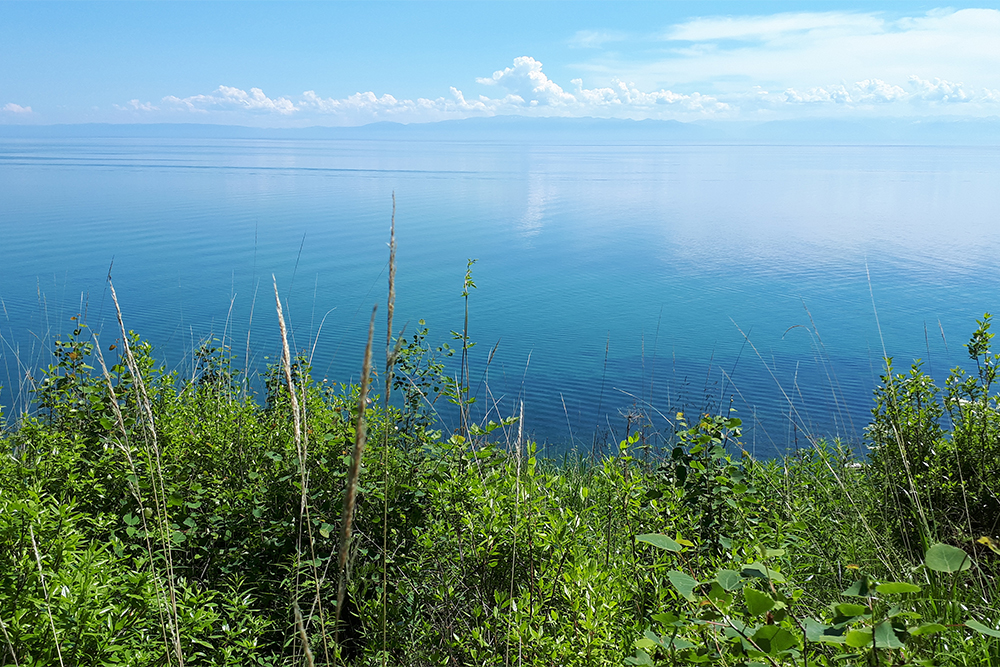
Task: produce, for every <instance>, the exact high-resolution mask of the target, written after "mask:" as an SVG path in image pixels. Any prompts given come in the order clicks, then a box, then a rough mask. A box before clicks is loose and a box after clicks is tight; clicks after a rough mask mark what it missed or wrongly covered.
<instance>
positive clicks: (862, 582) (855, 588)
mask: <svg viewBox="0 0 1000 667" xmlns="http://www.w3.org/2000/svg"><path fill="white" fill-rule="evenodd" d="M870 594H871V584H869V583H868V577H867V575H864V574H863V575H861V578H860V579H858V580H857V581H855V582H854V583H853V584H851V587H850V588H848V589H847V590H846V591H844V592H843V593H842V595H847V596H850V597H853V598H866V597H868V596H869V595H870Z"/></svg>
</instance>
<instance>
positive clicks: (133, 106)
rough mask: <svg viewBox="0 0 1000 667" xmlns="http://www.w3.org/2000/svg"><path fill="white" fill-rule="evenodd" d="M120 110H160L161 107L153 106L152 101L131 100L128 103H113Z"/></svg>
mask: <svg viewBox="0 0 1000 667" xmlns="http://www.w3.org/2000/svg"><path fill="white" fill-rule="evenodd" d="M113 106H114V107H115V108H116V109H118V110H119V111H159V109H160V107H157V106H153V103H152V102H140V101H139V100H129V101H128V104H124V105H122V104H115V105H113Z"/></svg>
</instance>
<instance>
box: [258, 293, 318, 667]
mask: <svg viewBox="0 0 1000 667" xmlns="http://www.w3.org/2000/svg"><path fill="white" fill-rule="evenodd" d="M271 280H272V282H273V283H274V303H275V309H276V310H277V313H278V328H279V330H280V331H281V361H282V370H283V371H284V375H285V385H286V387H287V389H288V399H289V404H290V405H291V409H292V428H293V431H292V432H293V434H294V438H295V452H296V454H297V456H298V462H299V488H300V489H301V493H300V495H299V529H298V531H297V533H296V547H295V585H294V590H293V591H292V607H293V610H294V613H295V625H296V627H297V629H298V633H299V637H300V639H301V641H302V652H303V654H304V655H305V659H306V663H307V664H308V665H310V667H311V665H312V664H313V654H312V649H311V648H310V646H309V636H308V633H307V632H306V627H305V623H304V621H303V619H302V611H301V609H300V608H299V581H300V579H299V577H300V573H301V562H302V532H303V528H304V529H305V531H306V535H307V536H308V538H309V555H310V558H309V563H310V565H309V566H310V567H311V568H312V573H313V582H314V583H315V586H316V605H317V606H318V609H319V615H320V625H321V627H322V626H323V625H324V623H323V606H322V602H321V596H320V577H319V572H318V570H317V568H316V564H315V563H316V546H315V540H314V539H313V534H312V521H310V517H309V471H308V469H307V468H306V463H307V462H308V450H307V446H306V443H305V442H304V440H303V437H302V431H303V428H302V427H303V424H302V412H301V410H300V407H299V401H298V398H297V397H296V391H295V382H294V380H293V379H292V358H291V350H290V349H289V347H288V330H287V329H286V327H285V316H284V313H283V312H282V309H281V297H280V296H278V281H277V279H276V278H275V277H274V274H271ZM323 644H324V648H325V647H326V632H325V631H324V632H323ZM327 654H329V651H327Z"/></svg>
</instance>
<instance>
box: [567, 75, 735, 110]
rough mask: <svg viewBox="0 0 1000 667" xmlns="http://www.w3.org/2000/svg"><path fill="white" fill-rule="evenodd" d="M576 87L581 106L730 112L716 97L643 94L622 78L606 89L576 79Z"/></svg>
mask: <svg viewBox="0 0 1000 667" xmlns="http://www.w3.org/2000/svg"><path fill="white" fill-rule="evenodd" d="M571 83H572V84H574V85H575V86H576V98H579V101H580V102H581V103H582V104H581V106H584V107H590V108H594V109H600V108H601V107H614V106H618V107H631V108H633V109H656V108H657V107H658V106H659V107H662V106H671V105H676V106H677V108H679V109H683V110H684V111H691V112H700V113H714V112H722V111H729V110H730V108H731V107H730V105H728V104H726V103H725V102H720V101H718V100H717V99H716V98H714V97H711V96H709V95H702V94H701V93H697V92H696V93H691V94H690V95H685V94H683V93H675V92H672V91H670V90H653V91H649V92H644V91H641V90H639V89H638V88H637V87H636V86H635V84H634V83H625V82H624V81H622V80H620V79H612V82H611V86H609V87H606V88H590V89H587V88H584V87H583V79H573V80H572V81H571Z"/></svg>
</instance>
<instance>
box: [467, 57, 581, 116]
mask: <svg viewBox="0 0 1000 667" xmlns="http://www.w3.org/2000/svg"><path fill="white" fill-rule="evenodd" d="M476 82H477V83H481V84H485V85H488V86H500V87H501V88H504V89H505V90H508V91H510V93H511V94H512V95H517V96H519V97H520V98H521V99H524V100H528V103H529V104H531V103H532V102H533V103H535V104H545V105H548V106H559V105H563V104H573V103H574V102H576V98H575V97H573V96H572V95H571V94H569V93H567V92H566V91H564V90H563V89H562V88H561V87H560V86H559V84H557V83H556V82H554V81H552V80H551V79H549V77H547V76H546V75H545V73H544V72H542V63H540V62H538V61H537V60H535V59H534V58H532V57H531V56H520V57H518V58H514V65H513V67H507V68H505V69H502V70H498V71H496V72H493V76H492V77H487V78H479V79H476Z"/></svg>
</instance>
